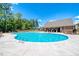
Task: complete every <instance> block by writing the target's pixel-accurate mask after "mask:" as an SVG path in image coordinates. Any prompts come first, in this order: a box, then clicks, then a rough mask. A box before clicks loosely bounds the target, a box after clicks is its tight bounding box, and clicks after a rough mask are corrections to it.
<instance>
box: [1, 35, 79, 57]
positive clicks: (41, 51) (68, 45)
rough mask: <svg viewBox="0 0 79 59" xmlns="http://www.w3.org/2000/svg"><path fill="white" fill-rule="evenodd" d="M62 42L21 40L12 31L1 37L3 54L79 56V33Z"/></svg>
mask: <svg viewBox="0 0 79 59" xmlns="http://www.w3.org/2000/svg"><path fill="white" fill-rule="evenodd" d="M68 36H69V37H70V38H69V39H68V40H65V41H61V42H49V43H47V42H46V43H45V42H42V43H41V42H20V41H18V40H16V39H14V36H13V35H12V34H10V33H8V34H4V37H1V38H0V55H1V56H79V35H68Z"/></svg>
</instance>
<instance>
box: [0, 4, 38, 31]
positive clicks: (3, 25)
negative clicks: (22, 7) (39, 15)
mask: <svg viewBox="0 0 79 59" xmlns="http://www.w3.org/2000/svg"><path fill="white" fill-rule="evenodd" d="M11 6H12V4H8V3H1V4H0V14H1V16H0V31H2V32H9V31H10V32H12V31H17V30H33V29H36V28H37V27H38V21H37V19H24V18H22V14H21V13H16V14H14V13H12V11H11Z"/></svg>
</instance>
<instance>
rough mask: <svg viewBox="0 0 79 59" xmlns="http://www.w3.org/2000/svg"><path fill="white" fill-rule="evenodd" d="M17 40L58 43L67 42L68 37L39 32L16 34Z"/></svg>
mask: <svg viewBox="0 0 79 59" xmlns="http://www.w3.org/2000/svg"><path fill="white" fill-rule="evenodd" d="M15 34H16V37H15V38H16V39H17V40H22V41H26V42H57V41H63V40H67V39H68V37H67V36H65V35H62V34H54V33H53V34H52V33H39V32H19V33H15Z"/></svg>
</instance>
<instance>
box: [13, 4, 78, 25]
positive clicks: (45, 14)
mask: <svg viewBox="0 0 79 59" xmlns="http://www.w3.org/2000/svg"><path fill="white" fill-rule="evenodd" d="M12 11H13V12H14V13H18V12H19V13H21V14H22V15H23V18H27V19H38V21H39V23H40V26H42V25H44V24H45V23H46V22H47V21H53V20H60V19H65V18H72V19H73V20H75V21H76V22H78V21H79V4H78V3H74V4H73V3H17V4H13V6H12Z"/></svg>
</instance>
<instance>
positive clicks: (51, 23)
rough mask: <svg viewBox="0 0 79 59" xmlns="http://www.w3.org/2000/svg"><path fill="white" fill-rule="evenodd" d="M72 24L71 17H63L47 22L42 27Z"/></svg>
mask: <svg viewBox="0 0 79 59" xmlns="http://www.w3.org/2000/svg"><path fill="white" fill-rule="evenodd" d="M72 25H73V21H72V19H64V20H56V21H51V22H47V23H46V24H45V25H44V28H50V27H62V26H72Z"/></svg>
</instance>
